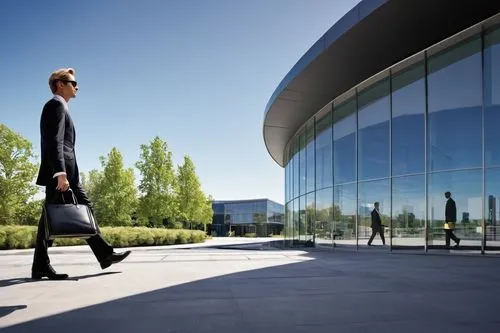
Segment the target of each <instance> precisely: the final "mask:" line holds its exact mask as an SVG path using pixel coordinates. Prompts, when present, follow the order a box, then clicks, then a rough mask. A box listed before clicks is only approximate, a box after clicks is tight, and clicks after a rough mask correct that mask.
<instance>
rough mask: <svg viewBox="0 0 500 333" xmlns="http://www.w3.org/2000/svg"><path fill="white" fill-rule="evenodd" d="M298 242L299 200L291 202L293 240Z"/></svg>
mask: <svg viewBox="0 0 500 333" xmlns="http://www.w3.org/2000/svg"><path fill="white" fill-rule="evenodd" d="M292 239H293V240H294V241H297V240H299V198H297V199H295V200H293V238H292Z"/></svg>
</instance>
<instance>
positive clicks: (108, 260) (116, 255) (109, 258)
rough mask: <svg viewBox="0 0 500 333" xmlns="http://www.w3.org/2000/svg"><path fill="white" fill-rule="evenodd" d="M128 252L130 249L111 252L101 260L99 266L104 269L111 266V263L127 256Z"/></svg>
mask: <svg viewBox="0 0 500 333" xmlns="http://www.w3.org/2000/svg"><path fill="white" fill-rule="evenodd" d="M129 254H130V251H125V252H122V253H116V252H113V253H111V254H110V255H109V256H107V257H106V259H104V260H103V261H101V268H102V269H105V268H108V267H109V266H111V265H112V264H116V263H119V262H120V261H122V260H123V259H125V258H127V257H128V255H129Z"/></svg>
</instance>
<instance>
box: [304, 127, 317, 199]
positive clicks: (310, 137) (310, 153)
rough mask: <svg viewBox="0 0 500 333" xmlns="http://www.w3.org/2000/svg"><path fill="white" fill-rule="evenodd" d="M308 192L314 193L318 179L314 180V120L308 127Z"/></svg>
mask: <svg viewBox="0 0 500 333" xmlns="http://www.w3.org/2000/svg"><path fill="white" fill-rule="evenodd" d="M306 160H307V161H306V192H307V193H309V192H312V191H314V189H315V188H314V186H315V183H316V179H314V171H315V165H314V164H315V157H314V119H313V120H312V121H310V122H309V123H308V124H307V126H306Z"/></svg>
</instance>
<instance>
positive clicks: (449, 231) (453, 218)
mask: <svg viewBox="0 0 500 333" xmlns="http://www.w3.org/2000/svg"><path fill="white" fill-rule="evenodd" d="M444 196H445V198H446V199H448V200H446V207H445V210H444V222H445V223H444V232H445V239H446V247H450V238H451V239H453V241H454V242H455V243H457V244H456V245H455V247H458V245H459V244H460V238H458V237H457V236H455V234H454V233H453V230H454V229H455V223H456V222H457V205H456V204H455V200H453V199H452V198H451V192H449V191H447V192H445V193H444Z"/></svg>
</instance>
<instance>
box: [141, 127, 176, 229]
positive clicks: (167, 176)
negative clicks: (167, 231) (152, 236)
mask: <svg viewBox="0 0 500 333" xmlns="http://www.w3.org/2000/svg"><path fill="white" fill-rule="evenodd" d="M140 157H141V159H140V161H138V162H137V163H136V167H137V169H139V171H140V172H141V176H142V178H141V181H140V184H139V190H140V192H141V194H142V197H141V198H140V201H139V215H140V218H141V219H146V220H147V221H148V225H150V226H162V225H166V224H167V223H174V222H175V220H176V216H177V213H178V208H177V200H176V192H177V190H176V186H177V184H176V177H175V171H174V166H173V162H172V152H170V151H168V146H167V143H166V142H165V141H163V140H162V139H161V138H160V137H158V136H156V137H155V138H154V139H153V140H152V141H151V142H150V143H149V144H147V145H144V144H143V145H141V156H140Z"/></svg>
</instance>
